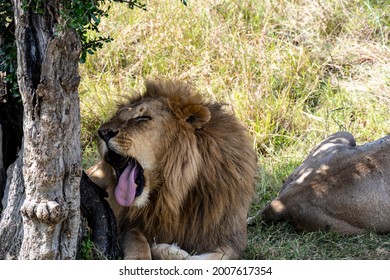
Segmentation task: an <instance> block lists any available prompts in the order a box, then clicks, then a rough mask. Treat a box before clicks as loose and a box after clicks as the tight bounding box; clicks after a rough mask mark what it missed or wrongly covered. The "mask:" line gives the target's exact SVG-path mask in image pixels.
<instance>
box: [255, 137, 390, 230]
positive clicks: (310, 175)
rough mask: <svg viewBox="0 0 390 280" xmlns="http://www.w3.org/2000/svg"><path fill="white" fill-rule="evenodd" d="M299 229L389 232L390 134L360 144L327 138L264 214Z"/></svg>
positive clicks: (349, 140) (342, 138)
mask: <svg viewBox="0 0 390 280" xmlns="http://www.w3.org/2000/svg"><path fill="white" fill-rule="evenodd" d="M261 214H262V219H263V221H264V222H265V223H271V222H279V221H289V222H290V223H291V224H292V225H293V226H294V227H295V228H296V229H297V230H302V231H317V230H323V231H334V232H338V233H341V234H347V235H348V234H360V233H363V232H365V231H374V232H377V233H387V232H390V135H389V136H386V137H384V138H382V139H379V140H377V141H374V142H370V143H367V144H365V145H361V146H356V142H355V139H354V137H353V136H352V135H351V134H350V133H347V132H338V133H335V134H333V135H331V136H330V137H328V138H327V139H325V140H323V141H322V142H321V143H320V144H319V145H318V146H317V147H315V149H314V150H312V151H311V152H310V154H309V155H308V157H307V158H306V159H305V160H304V161H303V162H302V164H301V165H300V166H299V167H298V168H296V169H295V170H294V171H293V172H292V174H291V175H290V176H289V177H288V178H287V180H286V181H285V183H284V185H283V187H282V189H281V190H280V192H279V194H278V196H277V197H276V198H275V199H274V200H273V201H272V202H271V203H269V204H268V205H267V206H266V207H265V208H264V209H263V210H262V212H261Z"/></svg>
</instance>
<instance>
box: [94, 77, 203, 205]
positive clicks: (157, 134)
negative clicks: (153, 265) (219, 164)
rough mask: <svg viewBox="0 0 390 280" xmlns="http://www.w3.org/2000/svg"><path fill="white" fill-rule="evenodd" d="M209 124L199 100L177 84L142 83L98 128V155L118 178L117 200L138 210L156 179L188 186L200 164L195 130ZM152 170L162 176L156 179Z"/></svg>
mask: <svg viewBox="0 0 390 280" xmlns="http://www.w3.org/2000/svg"><path fill="white" fill-rule="evenodd" d="M209 120H210V111H209V109H208V108H207V107H206V106H205V105H203V104H202V102H201V98H200V96H199V95H193V94H192V93H191V91H190V90H189V88H188V87H187V86H185V85H183V84H181V83H178V82H165V83H163V84H161V83H159V84H156V83H153V82H148V84H147V91H146V93H145V94H144V95H142V96H136V97H133V98H131V99H129V100H128V102H127V103H125V104H123V105H121V106H120V107H119V108H118V110H117V112H116V114H115V115H114V116H113V117H112V118H111V120H109V121H108V122H106V123H105V124H103V125H102V126H101V128H100V129H99V136H100V138H101V140H100V143H99V150H100V153H101V155H102V156H103V158H104V159H105V160H106V161H107V162H108V163H110V164H111V165H112V166H113V167H114V169H115V171H116V175H117V178H118V183H117V186H116V190H115V197H116V199H117V202H118V203H119V204H120V205H122V206H131V205H134V206H144V205H145V204H147V203H148V196H149V193H150V191H151V189H153V188H154V187H156V186H158V185H160V184H161V182H159V181H161V180H162V178H171V177H173V178H172V179H173V180H174V182H165V183H171V184H178V185H180V186H187V185H191V184H193V183H194V180H195V179H196V177H197V175H198V172H199V169H200V166H201V165H202V164H201V162H200V161H201V158H200V154H199V150H198V149H199V147H198V144H197V139H196V134H197V133H196V130H199V129H201V128H202V127H203V126H204V125H205V124H206V123H207V122H208V121H209ZM157 170H158V171H159V172H162V173H161V174H160V175H161V176H162V177H159V178H158V177H156V171H157ZM156 180H157V181H156ZM172 188H173V189H176V188H175V187H172ZM176 195H178V194H176Z"/></svg>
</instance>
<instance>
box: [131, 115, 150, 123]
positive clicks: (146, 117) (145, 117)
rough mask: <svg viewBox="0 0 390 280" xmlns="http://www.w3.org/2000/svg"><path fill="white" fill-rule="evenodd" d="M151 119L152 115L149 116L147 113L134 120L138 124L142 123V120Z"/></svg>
mask: <svg viewBox="0 0 390 280" xmlns="http://www.w3.org/2000/svg"><path fill="white" fill-rule="evenodd" d="M150 120H152V117H151V116H147V115H145V116H138V117H136V118H134V119H132V121H133V122H135V123H136V124H138V123H141V122H146V121H150Z"/></svg>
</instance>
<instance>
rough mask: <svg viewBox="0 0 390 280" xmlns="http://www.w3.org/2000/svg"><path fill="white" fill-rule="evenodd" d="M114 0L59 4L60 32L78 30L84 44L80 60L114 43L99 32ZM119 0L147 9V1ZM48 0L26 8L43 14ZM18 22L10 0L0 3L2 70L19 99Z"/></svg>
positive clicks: (75, 0)
mask: <svg viewBox="0 0 390 280" xmlns="http://www.w3.org/2000/svg"><path fill="white" fill-rule="evenodd" d="M114 1H115V0H92V1H86V0H71V1H70V0H62V1H59V3H60V15H61V18H62V19H61V24H58V26H57V29H58V30H57V32H61V30H63V29H66V28H72V29H74V30H76V31H77V33H78V34H79V36H80V40H81V43H82V52H81V56H80V62H85V59H86V57H87V54H94V53H95V52H96V50H98V49H100V48H102V47H103V44H104V43H107V42H111V41H112V39H111V38H110V37H107V36H102V35H99V28H98V26H99V24H100V22H101V19H102V18H103V17H107V16H108V11H109V9H110V6H111V4H112V2H114ZM116 2H121V3H127V4H128V6H129V8H131V9H133V8H135V7H138V8H142V9H145V4H143V3H142V2H141V1H140V0H128V1H126V0H117V1H116ZM49 4H50V1H46V0H32V1H28V0H24V2H23V9H26V10H27V9H28V10H31V11H32V13H35V14H44V13H45V5H49ZM14 29H15V22H14V16H13V8H12V2H11V0H2V1H1V2H0V32H1V33H0V38H2V40H3V41H2V44H1V45H0V57H1V63H0V72H3V73H6V81H7V84H8V89H9V91H10V93H11V96H13V97H15V98H20V95H19V92H18V84H17V77H16V68H17V65H16V63H17V62H16V44H15V34H14V32H15V31H14Z"/></svg>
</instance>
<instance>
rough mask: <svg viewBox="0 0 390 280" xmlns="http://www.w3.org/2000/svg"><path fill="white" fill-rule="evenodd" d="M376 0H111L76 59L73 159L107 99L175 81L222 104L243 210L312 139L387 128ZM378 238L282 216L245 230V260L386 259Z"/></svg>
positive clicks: (87, 156)
mask: <svg viewBox="0 0 390 280" xmlns="http://www.w3.org/2000/svg"><path fill="white" fill-rule="evenodd" d="M387 1H388V0H375V1H374V0H373V1H369V0H366V1H362V0H337V1H336V0H315V1H311V0H298V1H297V0H278V1H269V0H265V1H264V0H242V1H233V0H225V1H222V0H197V1H188V6H187V7H186V6H184V5H182V4H181V1H179V0H177V1H173V0H171V1H168V0H164V1H150V2H148V3H147V7H148V10H147V11H142V10H128V9H127V8H126V7H125V6H123V5H119V4H117V5H114V6H113V8H112V10H111V15H110V17H109V18H108V19H107V20H104V21H103V22H102V26H101V31H102V33H103V34H109V35H110V36H111V37H112V38H113V39H114V41H113V42H112V43H110V44H107V45H106V46H105V47H104V48H103V49H102V50H101V51H99V52H97V53H96V54H95V55H94V56H91V57H89V58H88V60H87V62H86V63H85V64H83V65H81V75H82V83H81V87H80V96H81V107H82V143H83V149H84V164H85V167H88V166H90V165H91V164H92V163H93V162H94V160H95V159H96V152H95V146H94V145H95V141H96V131H97V127H98V126H99V124H100V123H101V121H102V120H104V119H106V118H107V117H108V116H109V115H110V113H112V111H113V110H114V100H115V98H116V97H117V96H119V95H123V94H129V93H131V91H133V90H142V88H143V83H144V80H145V79H147V78H157V77H164V78H179V79H181V80H184V81H188V82H190V83H191V84H192V85H193V86H194V88H196V89H197V90H198V91H199V92H201V93H202V94H204V96H205V97H206V98H209V99H212V100H218V101H221V102H224V103H227V104H228V105H229V106H230V109H231V110H232V111H234V113H235V114H236V115H237V116H238V117H239V118H240V120H241V121H242V122H243V123H244V124H245V125H246V126H247V127H248V129H249V131H250V134H251V137H252V139H253V147H254V148H255V149H256V150H257V153H258V158H259V181H258V185H257V191H258V198H257V199H256V200H255V202H254V204H253V207H252V210H251V214H254V213H256V211H257V210H259V209H261V208H262V207H264V205H265V203H267V202H269V201H270V200H271V199H272V198H274V197H275V196H276V194H277V192H278V191H279V189H280V187H281V184H282V181H283V179H284V178H285V177H286V176H287V175H289V173H290V172H291V171H292V170H293V169H294V168H295V167H297V166H298V165H299V163H300V162H301V161H302V159H303V158H304V157H305V156H306V155H307V154H308V152H309V151H310V149H311V148H313V147H314V146H315V145H316V144H317V143H318V142H320V141H321V140H322V139H323V138H324V137H326V136H328V135H329V134H331V133H333V132H336V131H340V130H347V131H349V132H351V133H352V134H353V135H354V136H355V137H356V140H357V142H358V144H361V143H364V142H368V141H373V140H376V139H378V138H380V137H383V136H385V135H387V134H389V133H390V119H389V113H388V111H389V106H390V55H389V54H390V17H389V15H390V5H388V4H387ZM389 243H390V236H387V235H383V236H378V235H375V234H367V235H362V236H358V237H348V238H347V237H342V236H338V235H335V234H331V233H327V234H324V233H308V234H298V233H295V232H294V230H293V229H292V228H291V227H289V226H288V225H286V224H281V225H276V226H267V227H266V226H263V225H261V224H257V225H255V226H253V227H250V228H249V246H248V249H247V251H246V258H248V259H380V258H386V259H387V258H390V246H389Z"/></svg>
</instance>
